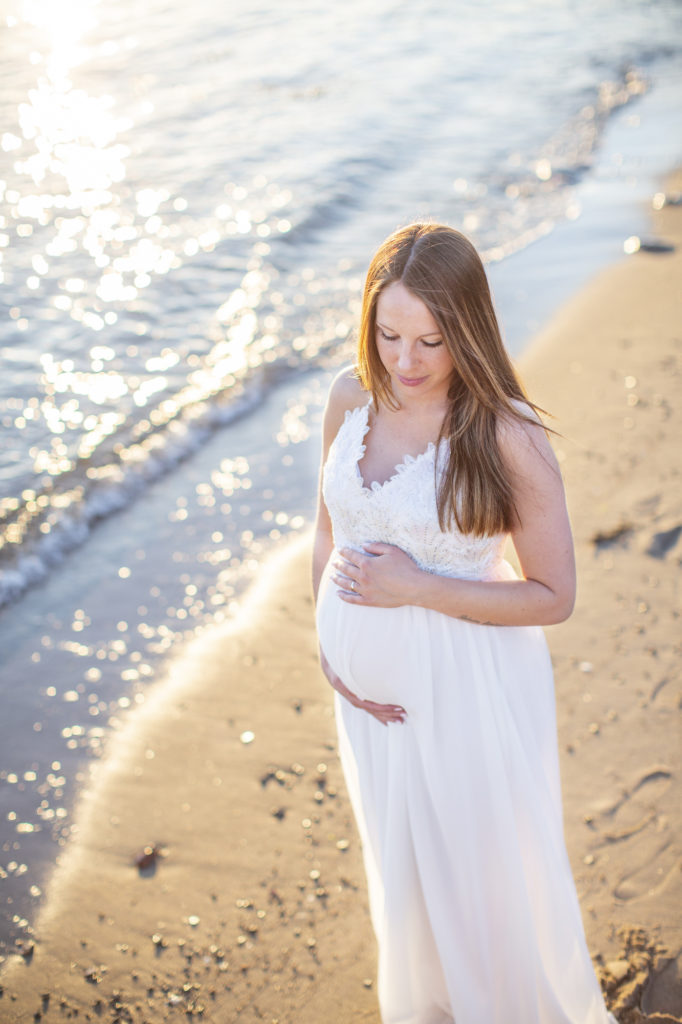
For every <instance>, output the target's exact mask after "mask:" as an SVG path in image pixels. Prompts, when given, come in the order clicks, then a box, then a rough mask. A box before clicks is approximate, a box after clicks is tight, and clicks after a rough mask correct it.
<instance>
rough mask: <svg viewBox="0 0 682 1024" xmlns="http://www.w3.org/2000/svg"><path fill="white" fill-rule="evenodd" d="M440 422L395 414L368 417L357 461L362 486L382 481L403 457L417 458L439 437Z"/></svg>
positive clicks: (392, 472) (391, 474)
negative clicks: (362, 447) (407, 418)
mask: <svg viewBox="0 0 682 1024" xmlns="http://www.w3.org/2000/svg"><path fill="white" fill-rule="evenodd" d="M439 429H440V423H436V422H435V421H425V422H423V423H409V422H407V421H406V420H403V421H401V420H400V418H399V417H398V416H395V415H394V416H387V415H386V416H383V417H382V416H374V417H371V418H370V420H369V423H368V426H367V433H366V435H365V444H364V452H362V453H361V455H360V458H359V460H358V463H357V468H358V471H359V473H360V477H361V479H362V482H363V484H364V486H365V487H371V486H372V485H373V484H379V485H383V484H385V483H386V482H387V481H388V480H390V479H391V477H392V476H394V475H395V473H396V470H397V468H398V467H399V466H401V465H402V464H403V463H405V462H406V461H409V460H411V459H418V458H420V457H421V456H422V455H424V454H425V453H426V452H427V450H428V449H429V448H430V447H432V446H433V445H435V443H436V442H437V440H438V432H439Z"/></svg>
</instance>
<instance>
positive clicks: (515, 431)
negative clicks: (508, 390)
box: [497, 398, 557, 472]
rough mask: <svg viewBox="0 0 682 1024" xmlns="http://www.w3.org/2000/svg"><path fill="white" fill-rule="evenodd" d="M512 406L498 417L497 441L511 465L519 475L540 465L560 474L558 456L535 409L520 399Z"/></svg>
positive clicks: (510, 402) (508, 463)
mask: <svg viewBox="0 0 682 1024" xmlns="http://www.w3.org/2000/svg"><path fill="white" fill-rule="evenodd" d="M509 404H510V407H511V408H510V409H509V410H508V411H505V412H503V413H501V414H500V415H499V416H498V418H497V441H498V444H499V446H500V453H501V455H502V457H503V459H504V460H505V462H506V463H507V466H509V468H510V469H512V471H516V472H518V471H522V470H529V469H530V467H531V466H533V464H534V463H540V464H542V465H543V466H544V468H546V469H547V468H550V469H551V470H552V471H553V472H556V469H557V464H556V457H555V455H554V452H553V450H552V446H551V444H550V442H549V438H548V436H547V430H546V428H545V425H544V423H543V422H542V419H541V418H540V415H539V413H538V412H537V410H536V408H535V406H534V405H532V404H531V403H529V402H527V401H525V400H523V399H519V398H511V399H510V400H509Z"/></svg>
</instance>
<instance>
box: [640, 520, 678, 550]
mask: <svg viewBox="0 0 682 1024" xmlns="http://www.w3.org/2000/svg"><path fill="white" fill-rule="evenodd" d="M680 536H682V524H680V523H678V524H677V525H675V526H671V527H670V529H669V530H659V532H658V533H654V534H653V536H652V537H651V540H650V541H649V543H648V545H647V546H646V548H645V549H644V550H645V553H646V554H647V555H651V557H652V558H665V557H666V555H667V554H668V553H669V552H670V551H672V550H673V549H674V548H675V547H676V546H677V542H678V540H679V539H680Z"/></svg>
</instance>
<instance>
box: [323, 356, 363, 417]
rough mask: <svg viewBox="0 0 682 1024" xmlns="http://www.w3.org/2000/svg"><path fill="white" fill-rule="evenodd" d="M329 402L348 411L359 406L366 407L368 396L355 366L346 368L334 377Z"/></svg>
mask: <svg viewBox="0 0 682 1024" xmlns="http://www.w3.org/2000/svg"><path fill="white" fill-rule="evenodd" d="M329 402H330V403H332V404H334V405H335V406H336V405H343V406H345V408H346V409H355V408H357V406H358V405H366V404H367V402H368V394H367V392H366V391H365V389H364V388H363V386H362V384H361V383H360V380H359V378H358V375H357V370H356V368H355V367H354V366H344V368H343V370H340V371H339V373H337V375H336V377H334V379H333V381H332V383H331V387H330V388H329Z"/></svg>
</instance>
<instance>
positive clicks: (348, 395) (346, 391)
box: [313, 369, 405, 725]
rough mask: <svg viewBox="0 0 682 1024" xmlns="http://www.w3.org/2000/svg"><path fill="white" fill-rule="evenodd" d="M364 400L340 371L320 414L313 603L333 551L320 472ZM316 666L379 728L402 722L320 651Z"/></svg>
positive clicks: (394, 707)
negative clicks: (358, 690)
mask: <svg viewBox="0 0 682 1024" xmlns="http://www.w3.org/2000/svg"><path fill="white" fill-rule="evenodd" d="M366 400H367V395H366V393H365V392H364V391H362V389H361V388H360V385H359V383H358V381H357V380H356V378H355V375H354V374H353V371H352V369H348V370H343V371H342V372H341V373H340V374H339V375H338V376H337V377H336V378H335V380H334V381H333V383H332V386H331V390H330V392H329V400H328V402H327V408H326V409H325V414H324V426H323V430H322V462H321V466H320V480H319V490H318V502H317V520H316V524H315V537H314V541H313V594H314V597H315V602H316V603H317V595H318V592H319V589H320V580H321V579H322V574H323V572H324V570H325V567H326V565H327V562H328V561H329V556H330V555H331V553H332V551H333V549H334V540H333V536H332V524H331V519H330V518H329V511H328V510H327V506H326V504H325V501H324V497H323V495H322V469H323V467H324V464H325V462H326V461H327V455H328V454H329V448H330V446H331V443H332V441H333V440H334V438H335V437H336V435H337V433H338V431H339V428H340V426H341V424H342V423H343V419H344V416H345V414H346V410H347V409H353V408H354V407H355V406H357V405H360V404H362V402H365V401H366ZM320 664H321V666H322V671H323V672H324V674H325V676H326V677H327V680H328V682H329V683H330V685H331V686H332V687H333V688H334V689H335V690H336V691H337V693H339V694H340V695H341V696H342V697H344V698H345V699H346V700H347V701H349V703H351V704H352V705H353V707H356V708H360V709H361V710H362V711H366V712H367V713H368V714H370V715H372V717H373V718H376V719H377V721H379V722H381V723H382V725H388V724H389V723H390V722H402V721H404V719H405V709H404V708H402V707H400V705H398V704H377V703H376V702H375V701H371V700H361V699H360V697H358V696H356V694H354V693H353V692H352V691H351V690H349V689H348V687H347V686H346V685H345V683H344V682H343V680H341V679H340V678H339V677H338V676H337V674H336V673H335V672H334V670H333V669H332V667H331V665H330V664H329V662H328V661H327V658H326V656H325V653H324V651H323V650H322V648H321V647H320Z"/></svg>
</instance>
